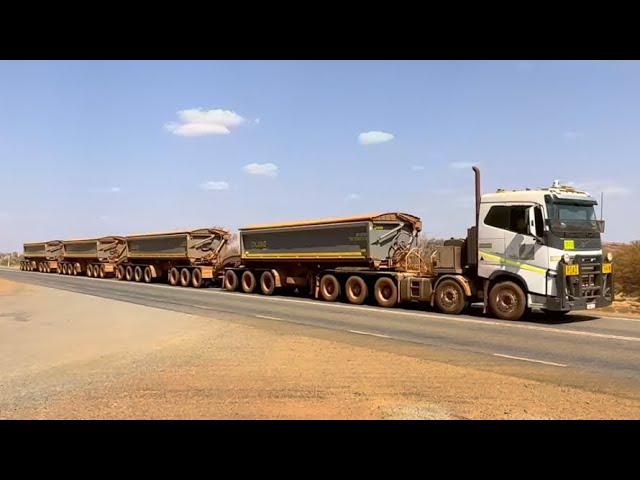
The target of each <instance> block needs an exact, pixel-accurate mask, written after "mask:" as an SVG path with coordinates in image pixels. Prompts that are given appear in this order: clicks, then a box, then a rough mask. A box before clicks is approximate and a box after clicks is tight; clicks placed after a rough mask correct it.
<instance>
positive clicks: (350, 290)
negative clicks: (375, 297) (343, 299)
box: [344, 275, 369, 305]
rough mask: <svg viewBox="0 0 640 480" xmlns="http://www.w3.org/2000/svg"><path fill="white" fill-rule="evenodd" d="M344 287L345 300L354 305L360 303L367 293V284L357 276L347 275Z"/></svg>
mask: <svg viewBox="0 0 640 480" xmlns="http://www.w3.org/2000/svg"><path fill="white" fill-rule="evenodd" d="M344 288H345V290H346V292H345V293H346V295H347V300H349V302H350V303H353V304H354V305H362V303H364V301H365V300H366V298H367V295H368V294H369V292H368V290H367V284H366V283H365V281H364V280H363V279H362V278H361V277H358V276H355V275H354V276H353V277H349V279H348V280H347V283H345V285H344Z"/></svg>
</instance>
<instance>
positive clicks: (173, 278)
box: [169, 267, 180, 287]
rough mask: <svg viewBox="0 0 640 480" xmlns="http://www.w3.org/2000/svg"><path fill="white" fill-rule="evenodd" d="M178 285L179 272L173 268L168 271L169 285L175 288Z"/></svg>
mask: <svg viewBox="0 0 640 480" xmlns="http://www.w3.org/2000/svg"><path fill="white" fill-rule="evenodd" d="M178 283H180V272H179V271H178V269H177V268H175V267H174V268H172V269H171V270H169V285H171V286H172V287H175V286H177V285H178Z"/></svg>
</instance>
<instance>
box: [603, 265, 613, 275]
mask: <svg viewBox="0 0 640 480" xmlns="http://www.w3.org/2000/svg"><path fill="white" fill-rule="evenodd" d="M602 273H611V264H610V263H604V264H603V265H602Z"/></svg>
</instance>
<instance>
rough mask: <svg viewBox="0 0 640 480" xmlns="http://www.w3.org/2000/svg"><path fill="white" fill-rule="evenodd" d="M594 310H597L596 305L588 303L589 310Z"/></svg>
mask: <svg viewBox="0 0 640 480" xmlns="http://www.w3.org/2000/svg"><path fill="white" fill-rule="evenodd" d="M594 308H596V304H595V303H587V310H593V309H594Z"/></svg>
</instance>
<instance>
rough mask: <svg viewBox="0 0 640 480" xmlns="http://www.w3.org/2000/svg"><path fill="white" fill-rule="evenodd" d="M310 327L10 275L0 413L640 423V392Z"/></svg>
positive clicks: (1, 310)
mask: <svg viewBox="0 0 640 480" xmlns="http://www.w3.org/2000/svg"><path fill="white" fill-rule="evenodd" d="M20 319H22V321H20ZM16 320H18V321H16ZM311 328H312V327H296V328H293V327H291V326H290V325H289V324H286V323H284V322H271V323H268V324H267V323H265V326H264V327H252V326H247V325H243V324H239V323H235V322H233V321H231V320H229V319H225V318H224V316H222V314H220V316H218V317H217V318H210V317H200V316H194V315H187V314H182V313H175V312H170V311H166V310H157V309H153V308H149V307H143V306H138V305H133V304H129V303H122V302H117V301H113V300H108V299H102V298H97V297H90V296H87V295H81V294H76V293H71V292H66V291H60V290H52V289H45V288H40V287H34V286H26V285H21V284H17V283H13V282H8V281H5V280H2V279H0V418H33V419H51V418H54V419H65V418H72V419H78V418H81V419H129V418H133V419H143V418H145V419H146V418H151V419H637V418H640V393H639V392H633V391H632V392H631V394H630V392H629V391H626V392H623V393H620V394H616V393H611V392H604V391H603V392H594V391H590V390H584V389H579V388H572V387H568V386H562V385H557V384H553V383H550V382H548V381H538V380H531V379H526V378H523V377H526V372H524V371H525V370H526V369H528V368H539V367H530V366H522V367H521V368H522V370H523V375H522V376H514V375H511V374H505V373H501V372H500V371H499V369H498V371H495V372H492V371H487V369H486V368H482V367H486V365H483V363H482V361H481V360H480V361H479V360H478V357H474V358H471V357H469V358H465V354H464V353H460V354H459V355H460V358H459V359H458V360H459V361H458V362H457V364H456V365H453V364H449V363H445V359H443V360H442V361H437V360H433V357H434V356H437V355H435V354H434V353H433V352H431V357H432V358H431V359H425V358H419V355H416V352H417V351H418V350H421V351H424V350H425V349H428V348H429V347H426V346H419V347H418V346H415V345H413V346H412V345H404V344H402V343H400V342H398V343H397V344H396V345H394V349H393V351H389V348H388V346H389V342H388V341H386V340H383V339H375V338H364V337H361V336H354V335H351V337H347V335H346V334H344V333H342V332H335V333H331V332H326V331H325V333H324V334H323V337H324V338H317V336H312V335H311V334H309V335H306V334H305V333H304V332H307V331H309V332H310V331H311V330H309V329H311ZM305 329H307V330H305ZM333 337H335V339H333ZM354 337H357V338H356V339H355V340H354V341H353V342H351V343H349V342H348V341H345V340H344V339H345V338H354ZM383 342H386V343H384V344H385V345H386V346H387V348H385V349H382V348H379V345H382V344H383ZM2 351H4V352H5V353H4V355H3V354H2ZM450 355H452V354H449V356H450ZM482 358H486V357H482ZM490 361H491V362H493V361H495V360H494V359H487V360H485V362H490Z"/></svg>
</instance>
